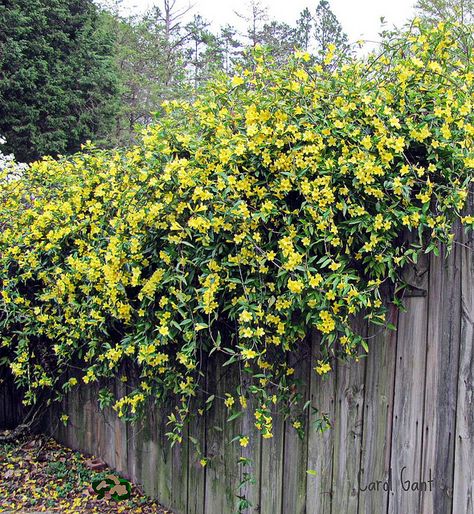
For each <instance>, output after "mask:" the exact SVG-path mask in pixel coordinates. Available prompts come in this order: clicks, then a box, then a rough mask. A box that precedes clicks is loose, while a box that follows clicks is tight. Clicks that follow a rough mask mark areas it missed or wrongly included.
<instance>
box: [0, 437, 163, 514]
mask: <svg viewBox="0 0 474 514" xmlns="http://www.w3.org/2000/svg"><path fill="white" fill-rule="evenodd" d="M93 459H94V457H90V456H88V457H86V456H84V455H82V454H80V453H79V452H75V451H73V450H70V449H69V448H65V447H63V446H61V445H59V444H58V443H57V442H56V441H54V439H51V438H49V437H43V436H36V437H35V438H31V439H29V440H27V441H23V442H22V443H21V444H16V445H13V444H0V512H1V513H4V514H5V513H7V512H15V513H20V512H25V513H26V512H28V513H33V512H35V513H39V512H41V513H46V512H47V513H53V512H54V513H57V512H63V513H65V514H67V513H71V514H73V513H74V514H77V513H86V512H90V513H94V512H97V513H107V514H112V513H120V512H123V513H126V514H129V513H130V514H134V513H136V514H138V513H141V514H149V513H155V514H171V511H169V510H166V509H164V508H163V507H161V506H160V505H159V504H158V503H156V502H154V501H152V500H150V499H149V498H147V497H146V496H144V494H143V493H142V491H141V490H140V488H139V487H137V486H136V485H133V484H131V496H130V498H129V499H122V500H114V499H113V498H111V495H110V492H109V493H105V496H104V497H103V498H102V499H99V498H98V493H97V492H96V491H95V490H94V487H95V489H96V490H99V489H100V486H98V485H97V484H99V483H101V481H102V479H104V478H106V477H111V475H113V476H112V477H111V478H112V480H111V479H110V478H109V481H108V482H107V487H108V488H109V489H110V488H111V487H112V486H113V480H116V483H118V482H119V480H120V479H121V478H122V477H120V476H119V475H118V474H117V473H115V472H114V471H112V470H111V469H109V468H106V467H105V464H104V463H101V462H100V461H97V460H95V461H94V460H93ZM93 468H94V469H97V471H95V470H94V469H93ZM99 470H100V471H99ZM115 477H117V478H115ZM104 484H105V482H104ZM110 484H111V485H110ZM125 485H126V484H125ZM122 487H123V481H122ZM121 491H124V489H123V488H122V489H121ZM99 492H100V491H99ZM125 493H126V491H125ZM120 494H122V493H120ZM126 495H127V494H125V496H126Z"/></svg>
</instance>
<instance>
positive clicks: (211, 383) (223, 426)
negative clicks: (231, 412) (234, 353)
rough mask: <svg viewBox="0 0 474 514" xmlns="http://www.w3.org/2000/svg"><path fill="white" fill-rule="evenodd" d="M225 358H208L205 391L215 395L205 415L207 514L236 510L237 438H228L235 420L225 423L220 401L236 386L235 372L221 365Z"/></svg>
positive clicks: (222, 356)
mask: <svg viewBox="0 0 474 514" xmlns="http://www.w3.org/2000/svg"><path fill="white" fill-rule="evenodd" d="M225 360H226V359H225V356H224V355H213V356H212V358H210V359H209V361H208V366H209V368H208V369H209V370H210V371H209V373H208V391H209V393H210V394H214V395H215V397H216V399H215V401H214V404H213V406H212V408H211V409H210V410H209V411H208V412H207V415H206V432H207V434H206V456H207V457H208V458H209V462H208V464H207V466H206V488H205V509H204V511H205V512H206V514H207V513H208V512H221V513H222V514H231V513H233V512H235V510H236V504H237V496H236V494H237V493H238V486H239V482H240V470H239V467H238V464H237V463H238V460H239V457H240V449H239V448H240V447H239V443H238V442H234V443H231V442H230V440H231V439H232V437H230V436H232V435H233V432H232V427H234V429H235V426H236V424H235V422H232V423H227V421H226V420H227V416H228V411H227V409H226V407H225V406H224V402H223V399H224V398H225V393H226V392H229V391H233V390H234V389H235V384H236V380H237V374H236V372H235V370H233V369H232V366H223V363H224V362H225Z"/></svg>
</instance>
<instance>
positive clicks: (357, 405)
mask: <svg viewBox="0 0 474 514" xmlns="http://www.w3.org/2000/svg"><path fill="white" fill-rule="evenodd" d="M354 330H355V331H356V333H359V334H361V335H362V336H363V337H367V322H366V321H365V320H363V319H357V320H356V321H355V324H354ZM364 371H365V359H362V360H361V361H360V362H358V363H352V366H350V365H349V364H340V363H338V365H337V367H336V398H337V401H336V413H335V426H334V462H333V466H334V468H333V485H332V489H333V492H334V493H333V503H332V511H333V512H344V513H345V514H357V508H358V496H359V471H360V452H361V443H362V418H363V412H364Z"/></svg>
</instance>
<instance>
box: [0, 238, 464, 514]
mask: <svg viewBox="0 0 474 514" xmlns="http://www.w3.org/2000/svg"><path fill="white" fill-rule="evenodd" d="M409 281H410V282H411V283H412V285H413V286H414V288H413V291H414V292H413V295H412V296H411V297H409V298H408V299H407V300H406V306H407V312H406V313H400V314H398V315H397V314H396V313H395V312H394V311H393V312H392V315H393V317H394V318H393V321H394V322H395V324H396V326H397V331H396V332H392V331H388V332H380V331H377V330H374V329H372V328H371V329H370V331H369V333H368V337H369V338H370V343H369V346H370V352H369V354H368V356H367V358H365V359H362V360H361V361H360V362H358V363H353V364H352V365H350V366H349V365H337V367H336V370H335V373H333V374H330V375H329V376H328V377H327V378H326V379H322V378H321V377H319V376H318V375H316V374H315V373H314V372H313V371H312V370H311V358H313V359H314V358H315V357H316V353H317V351H318V344H317V341H316V340H314V341H312V342H309V343H308V344H307V345H306V346H304V347H302V350H301V354H300V355H299V358H300V360H299V361H298V362H297V364H296V365H295V367H296V369H297V371H296V372H297V373H298V374H299V376H300V377H301V378H302V379H303V380H304V381H305V383H306V384H307V387H306V390H305V396H306V398H307V399H309V400H311V402H312V405H314V406H317V407H318V408H319V409H320V411H322V412H326V413H328V414H329V417H330V419H331V421H332V424H333V426H332V428H331V429H330V430H328V431H326V432H324V433H322V434H321V433H320V432H319V431H318V430H317V427H316V426H314V424H312V423H311V421H310V420H309V418H308V419H307V420H306V431H307V436H306V438H305V439H304V440H300V439H299V438H298V436H297V434H296V432H295V431H294V430H293V428H292V427H290V426H288V423H285V421H284V420H282V419H280V418H278V417H276V418H275V422H274V437H273V438H272V439H262V438H261V437H259V435H258V433H257V431H256V429H255V428H254V419H253V417H252V415H251V414H250V413H249V416H247V417H245V416H244V417H241V418H240V419H237V420H235V421H233V422H231V423H226V421H225V419H226V415H227V413H226V412H224V410H225V407H223V406H222V404H221V402H219V403H217V404H216V405H215V406H214V407H213V408H212V409H211V410H210V411H208V412H207V413H206V414H205V415H204V416H202V417H200V418H198V419H196V420H195V421H194V422H192V423H191V425H190V427H189V434H188V435H190V436H191V437H192V438H193V439H194V440H195V441H197V442H198V443H199V444H200V446H201V447H202V449H203V452H204V453H205V454H206V456H207V457H208V458H209V462H208V464H207V465H206V466H205V467H204V468H203V467H202V466H201V465H200V464H199V462H198V459H197V458H196V454H195V451H194V445H193V444H190V443H188V442H186V443H184V444H183V445H181V446H175V447H173V448H170V446H169V444H168V443H167V441H166V438H165V435H164V434H165V432H166V431H167V429H166V419H165V415H164V414H163V413H160V412H158V411H157V410H153V409H150V411H149V414H148V416H147V417H146V419H145V420H144V422H143V423H142V424H141V425H136V426H131V425H126V424H124V423H122V422H121V421H119V420H118V419H117V418H116V416H115V413H114V412H113V411H112V410H111V409H105V410H104V411H101V410H99V409H98V407H97V403H96V400H95V398H96V391H93V390H91V389H87V388H81V389H78V390H77V391H75V392H73V393H72V394H71V395H70V396H69V398H68V399H67V401H66V402H65V404H64V405H63V407H62V408H63V411H65V412H67V413H68V414H69V415H70V423H69V424H68V426H67V427H63V426H62V425H60V424H58V423H55V422H54V419H55V418H54V417H53V416H51V420H50V430H51V431H52V432H54V434H55V435H56V437H58V438H59V440H61V441H62V442H64V443H66V444H67V445H69V446H71V447H73V448H77V449H80V450H82V451H85V452H88V453H91V454H94V455H96V456H100V457H102V458H103V459H104V460H105V461H106V462H107V463H108V464H110V465H111V466H112V467H114V468H116V469H117V470H118V471H119V472H121V473H123V474H124V475H125V476H127V477H130V478H132V479H133V480H135V481H137V482H139V483H141V484H142V485H143V487H144V490H145V491H146V492H147V493H149V494H150V495H153V496H155V497H157V498H158V499H159V500H160V501H161V502H162V503H163V504H164V505H166V506H168V507H170V508H172V509H173V510H174V511H175V512H177V513H181V514H227V513H232V512H235V511H236V504H237V495H242V496H246V497H247V498H249V500H250V501H251V502H252V507H250V508H248V509H246V510H245V512H247V513H250V512H252V513H256V512H259V513H261V514H302V513H307V514H382V513H384V514H385V513H387V514H395V513H400V514H418V513H423V514H451V513H452V514H473V513H474V491H473V487H474V409H473V406H474V405H473V398H474V397H473V373H474V353H473V350H474V246H473V240H472V235H470V236H469V237H468V236H466V235H464V234H460V235H459V237H458V239H457V244H456V245H455V246H454V249H453V251H452V253H451V254H450V255H449V257H447V258H446V255H445V252H444V250H442V251H441V255H440V257H438V258H437V257H434V256H433V257H430V258H429V259H428V258H427V259H425V260H423V261H422V262H420V263H419V264H418V265H417V267H416V268H415V269H413V270H412V272H411V276H410V277H409ZM360 323H361V327H360V328H361V329H362V330H366V329H367V328H366V326H365V325H364V323H363V322H360ZM310 357H311V358H310ZM207 377H208V378H207V384H206V389H207V390H208V391H211V392H215V394H216V395H223V393H224V391H228V390H229V384H232V383H234V382H235V380H236V377H235V376H234V375H233V371H232V370H231V369H230V368H227V367H222V366H220V365H219V363H218V361H213V362H212V363H209V369H208V370H207ZM123 388H124V384H122V383H120V382H117V383H116V384H115V389H116V391H115V392H116V394H117V395H118V396H121V395H123V393H124V390H123ZM248 410H249V412H250V409H248ZM1 412H2V411H1V410H0V415H1ZM239 431H240V432H242V433H246V434H248V433H251V434H252V437H251V440H250V444H249V445H248V447H246V448H242V447H241V446H240V445H239V444H238V442H235V443H229V440H230V439H231V437H232V436H233V435H234V434H235V433H236V432H237V433H238V432H239ZM240 457H250V458H252V462H253V464H252V475H253V476H254V477H255V483H251V482H248V483H246V484H244V486H243V487H241V488H240V489H239V484H240V483H241V481H242V479H243V478H244V477H245V473H247V471H248V469H246V468H245V466H243V465H238V464H236V462H237V461H238V459H239V458H240ZM308 471H309V472H308ZM387 489H388V490H387Z"/></svg>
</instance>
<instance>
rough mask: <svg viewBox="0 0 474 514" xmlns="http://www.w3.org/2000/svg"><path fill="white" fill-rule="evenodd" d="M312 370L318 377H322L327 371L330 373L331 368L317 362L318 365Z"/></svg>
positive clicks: (325, 363) (324, 363)
mask: <svg viewBox="0 0 474 514" xmlns="http://www.w3.org/2000/svg"><path fill="white" fill-rule="evenodd" d="M314 369H315V371H316V373H318V374H319V375H324V374H325V373H327V372H328V371H331V366H330V365H329V364H328V363H327V362H323V361H318V365H317V366H316V367H315V368H314Z"/></svg>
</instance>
